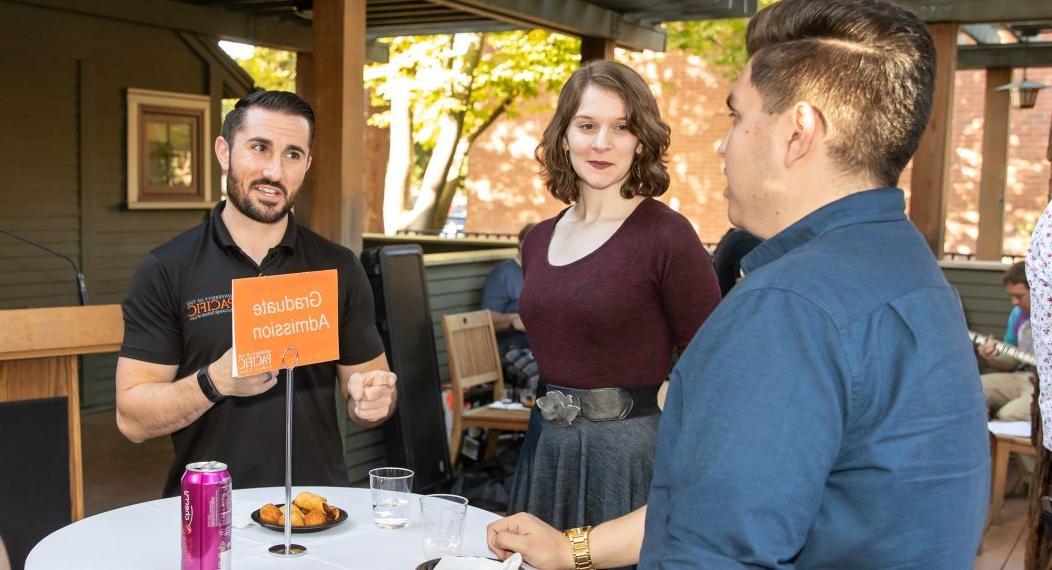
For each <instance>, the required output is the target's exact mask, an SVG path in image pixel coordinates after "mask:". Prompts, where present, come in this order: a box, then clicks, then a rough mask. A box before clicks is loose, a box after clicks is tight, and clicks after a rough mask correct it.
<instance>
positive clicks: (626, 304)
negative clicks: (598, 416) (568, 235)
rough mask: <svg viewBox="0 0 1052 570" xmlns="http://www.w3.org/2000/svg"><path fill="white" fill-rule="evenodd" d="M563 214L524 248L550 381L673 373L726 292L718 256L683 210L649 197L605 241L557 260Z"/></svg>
mask: <svg viewBox="0 0 1052 570" xmlns="http://www.w3.org/2000/svg"><path fill="white" fill-rule="evenodd" d="M565 213H566V210H563V211H562V212H560V213H559V215H558V216H556V217H554V218H551V219H548V220H545V221H543V222H541V223H540V224H537V226H536V227H534V228H533V230H531V231H530V233H529V235H528V236H527V237H526V240H525V242H524V243H523V247H522V260H523V263H522V265H523V272H524V274H525V283H524V285H523V288H522V295H521V297H520V298H519V314H520V315H521V317H522V321H523V324H525V325H526V333H527V334H528V335H529V337H530V346H531V347H532V348H533V352H534V356H535V357H536V359H537V365H538V367H539V369H540V374H541V381H542V382H545V383H548V384H555V385H558V386H566V387H568V388H584V389H590V388H605V387H614V386H616V387H622V388H643V387H649V386H656V385H658V384H660V383H661V382H662V381H664V380H665V377H666V376H667V375H668V372H669V369H670V368H671V366H672V356H673V353H674V352H675V351H676V350H682V349H683V348H684V347H686V345H687V343H688V342H690V339H691V337H693V336H694V333H695V332H696V331H697V330H698V328H699V327H700V326H701V324H702V323H703V322H704V321H705V318H706V317H708V316H709V313H711V312H712V310H713V309H715V308H716V304H717V303H718V302H719V300H720V288H719V285H718V283H717V281H716V274H715V272H714V271H713V267H712V260H711V259H710V258H709V254H708V253H706V251H705V249H704V247H702V245H701V241H700V240H699V239H698V234H697V233H695V232H694V228H692V227H691V225H690V222H688V221H687V219H686V218H684V217H683V216H682V215H681V214H679V213H677V212H675V211H673V210H672V209H671V208H669V207H668V206H666V205H665V204H663V203H662V202H660V201H658V200H654V199H653V198H647V199H645V200H643V201H642V202H641V203H640V204H639V205H638V206H636V209H635V211H633V212H632V213H631V214H630V215H629V216H628V218H627V219H626V220H625V221H624V222H623V223H622V224H621V227H620V228H618V230H617V231H616V232H615V233H614V235H613V236H611V237H610V239H608V240H607V241H606V243H604V244H603V245H601V246H599V248H598V249H596V250H595V251H593V252H592V253H590V254H588V255H587V256H585V257H583V258H581V259H579V260H577V261H575V262H573V263H570V264H568V265H562V266H553V265H551V264H550V263H548V246H549V244H550V243H551V239H552V232H553V230H554V229H555V224H556V223H557V222H558V221H559V219H560V218H562V216H563V214H565Z"/></svg>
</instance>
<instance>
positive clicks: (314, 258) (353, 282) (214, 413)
mask: <svg viewBox="0 0 1052 570" xmlns="http://www.w3.org/2000/svg"><path fill="white" fill-rule="evenodd" d="M225 205H226V202H220V204H219V205H218V206H216V208H215V209H214V210H213V211H212V215H211V217H210V219H209V220H208V221H206V222H204V223H203V224H201V225H199V226H197V227H195V228H193V229H191V230H189V231H187V232H185V233H183V234H181V235H179V236H178V237H176V238H175V239H173V240H171V241H169V242H168V243H166V244H164V245H162V246H160V247H158V248H157V249H154V250H153V251H151V252H150V254H149V255H148V256H146V259H145V260H143V262H142V264H141V265H139V268H138V269H137V270H136V272H135V275H134V276H133V277H132V281H131V286H130V288H129V291H128V296H127V298H126V299H125V300H124V303H123V304H122V308H123V310H124V344H123V345H122V346H121V356H126V357H129V358H134V359H136V360H143V361H146V362H153V363H156V364H167V365H177V366H178V371H177V372H176V378H184V377H186V376H188V375H190V374H193V373H195V372H196V371H197V370H198V369H200V368H201V367H202V366H205V365H207V364H209V363H211V362H214V361H216V360H217V359H219V357H220V356H222V355H223V353H225V352H226V351H227V350H228V349H229V348H230V346H231V324H230V318H231V317H230V314H231V313H230V308H231V302H230V289H231V285H230V281H231V280H232V279H238V278H242V277H256V276H260V275H280V274H284V273H297V272H301V271H316V270H323V269H335V270H336V271H337V272H338V277H339V331H340V332H339V334H340V360H339V363H340V364H344V365H350V364H360V363H362V362H366V361H368V360H371V359H373V358H376V357H377V356H379V355H380V354H381V353H382V352H383V350H384V348H383V341H382V340H381V338H380V335H379V333H378V332H377V330H376V325H375V318H374V314H373V296H372V290H371V289H370V286H369V281H368V278H367V276H366V274H365V270H364V269H363V268H362V265H361V263H360V262H359V261H358V258H357V257H355V255H354V253H353V252H351V250H349V249H347V248H345V247H342V246H340V245H337V244H334V243H332V242H330V241H329V240H327V239H325V238H323V237H321V236H319V235H318V234H316V233H314V232H312V231H310V230H308V229H306V228H302V227H297V226H296V224H295V223H294V221H293V219H292V214H289V224H288V229H287V230H286V231H285V235H284V237H283V238H282V240H281V243H279V244H278V245H277V246H276V247H274V248H272V249H271V250H270V251H269V252H268V253H267V256H266V257H265V258H264V259H263V263H262V265H256V263H255V262H254V261H252V259H251V258H250V257H249V256H248V255H246V254H245V253H244V252H243V251H242V250H241V248H239V247H238V246H237V244H235V243H234V240H233V238H231V236H230V232H229V231H228V230H227V228H226V226H225V225H224V224H223V220H222V217H221V216H220V214H221V212H222V211H223V207H224V206H225ZM337 382H338V376H337V373H336V363H334V362H326V363H322V364H314V365H311V366H302V367H299V368H297V369H296V372H295V377H294V379H293V390H294V398H293V442H292V445H293V448H292V457H293V467H292V475H293V482H294V483H295V484H296V485H304V486H309V485H347V484H349V481H348V479H347V468H346V464H345V462H344V456H343V443H342V441H341V438H340V430H339V425H338V423H337V417H336V413H337V412H336V391H337V390H338V389H339V388H338V386H337ZM285 390H286V384H285V372H284V371H282V372H281V374H280V376H279V379H278V383H277V385H276V386H275V387H274V388H272V389H270V390H268V391H267V392H265V393H263V394H259V395H257V396H253V397H249V398H227V399H225V400H223V401H222V402H220V403H219V404H216V405H215V406H213V407H212V408H211V409H209V410H208V411H207V412H205V413H204V415H202V416H201V417H200V418H198V419H197V420H196V421H195V422H194V423H192V424H190V425H189V426H187V427H185V428H183V429H181V430H179V431H177V432H175V433H173V434H172V443H173V445H174V446H175V463H174V464H173V465H172V468H171V469H170V470H169V472H168V480H167V482H166V484H165V487H164V496H166V497H168V496H173V495H177V494H178V493H179V485H180V483H179V481H180V478H181V477H182V475H183V469H184V467H185V466H186V464H187V463H191V462H194V461H204V460H216V461H222V462H224V463H226V464H227V465H228V466H229V468H230V474H231V476H232V478H233V484H234V487H235V488H247V487H263V486H272V485H284V482H285V468H284V461H285V459H284V450H285Z"/></svg>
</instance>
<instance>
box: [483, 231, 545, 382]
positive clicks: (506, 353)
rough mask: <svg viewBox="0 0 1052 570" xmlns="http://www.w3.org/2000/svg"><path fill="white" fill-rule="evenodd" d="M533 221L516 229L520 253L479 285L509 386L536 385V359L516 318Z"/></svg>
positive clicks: (505, 262)
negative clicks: (525, 249)
mask: <svg viewBox="0 0 1052 570" xmlns="http://www.w3.org/2000/svg"><path fill="white" fill-rule="evenodd" d="M533 226H534V224H526V225H525V226H523V228H522V229H521V230H519V255H518V256H516V257H515V259H509V260H507V261H504V262H502V263H501V264H499V265H497V266H496V267H494V268H493V270H492V271H490V273H489V275H488V276H487V277H486V284H485V286H484V287H483V289H482V308H483V309H487V310H489V312H490V316H491V317H492V318H493V330H495V331H497V348H498V350H500V357H501V361H502V362H503V363H504V381H505V382H507V383H508V384H510V385H512V386H518V387H524V388H526V387H528V388H536V387H537V379H538V377H539V375H538V373H537V362H536V361H535V360H534V359H533V351H532V350H530V339H529V338H528V337H527V336H526V327H525V326H524V325H523V324H522V319H520V318H519V293H521V292H522V280H523V277H522V265H520V264H519V258H520V257H521V256H522V240H524V239H526V234H528V233H529V232H530V230H531V229H532V228H533Z"/></svg>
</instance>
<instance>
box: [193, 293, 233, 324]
mask: <svg viewBox="0 0 1052 570" xmlns="http://www.w3.org/2000/svg"><path fill="white" fill-rule="evenodd" d="M232 307H233V302H232V301H231V297H230V294H229V293H227V294H226V295H212V296H211V297H202V298H200V299H193V300H190V301H187V302H186V320H188V321H196V320H197V319H200V318H202V317H214V316H216V315H223V314H226V313H229V312H230V310H231V308H232Z"/></svg>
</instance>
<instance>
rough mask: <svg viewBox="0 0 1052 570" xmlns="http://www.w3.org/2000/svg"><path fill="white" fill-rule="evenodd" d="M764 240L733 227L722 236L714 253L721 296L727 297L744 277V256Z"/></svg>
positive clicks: (713, 257) (713, 262)
mask: <svg viewBox="0 0 1052 570" xmlns="http://www.w3.org/2000/svg"><path fill="white" fill-rule="evenodd" d="M761 243H763V240H761V239H760V238H758V237H756V236H754V235H752V234H751V233H749V232H747V231H745V230H743V229H739V228H731V229H729V230H727V233H725V234H723V237H722V238H720V243H719V244H717V245H716V251H715V252H714V253H713V254H712V265H713V267H714V268H715V269H716V279H719V281H720V296H721V297H726V296H727V293H730V292H731V288H732V287H734V284H735V283H737V282H738V280H739V279H741V277H742V265H741V261H742V258H743V257H745V255H746V254H748V253H749V252H750V251H752V250H753V248H755V247H756V246H758V245H760V244H761Z"/></svg>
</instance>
